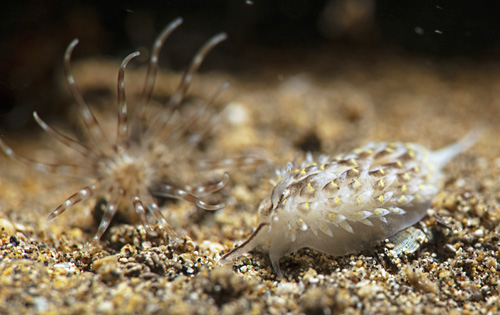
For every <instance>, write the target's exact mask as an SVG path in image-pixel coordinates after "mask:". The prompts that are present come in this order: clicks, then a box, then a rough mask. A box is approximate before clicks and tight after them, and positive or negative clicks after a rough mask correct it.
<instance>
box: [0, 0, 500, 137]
mask: <svg viewBox="0 0 500 315" xmlns="http://www.w3.org/2000/svg"><path fill="white" fill-rule="evenodd" d="M499 9H500V3H499V2H498V1H481V2H476V1H453V2H451V1H448V2H445V1H388V0H378V1H372V0H329V1H327V0H318V1H311V0H266V1H264V0H252V1H245V0H171V1H161V2H147V4H145V3H144V2H135V1H99V2H97V1H61V0H52V1H51V0H47V1H36V0H31V1H18V2H13V1H9V2H8V3H6V4H3V7H2V13H1V16H0V25H1V28H0V43H1V46H0V57H1V60H2V61H1V63H0V129H2V130H11V131H15V130H21V129H23V128H26V127H28V126H32V125H33V124H34V123H33V119H32V117H31V112H32V111H33V110H37V111H38V112H40V114H41V115H43V116H46V115H60V114H61V112H64V110H62V109H63V108H67V106H64V104H65V103H67V101H68V100H67V99H66V98H64V97H62V96H61V95H60V94H61V92H60V91H59V85H58V84H57V80H58V76H59V75H61V73H62V56H63V53H64V49H65V47H66V46H67V45H68V43H69V42H70V41H71V40H72V39H74V38H79V39H80V44H79V45H78V47H77V49H75V52H74V54H73V59H74V60H77V59H79V58H85V57H96V56H107V57H114V58H118V59H121V58H123V57H124V56H126V55H127V54H128V53H130V52H131V51H133V50H136V49H140V48H145V49H149V47H150V45H151V43H152V42H153V40H154V38H155V37H156V35H157V34H158V32H159V31H160V30H161V29H162V28H163V27H164V26H165V25H167V24H168V22H170V21H171V20H172V19H174V18H175V17H178V16H182V17H183V18H184V25H183V26H182V27H181V28H180V29H179V30H177V31H176V32H175V34H174V35H173V36H172V38H171V39H169V44H168V49H165V50H166V51H165V52H162V56H161V57H162V66H163V65H165V67H170V68H173V69H177V70H179V69H182V68H183V67H185V65H186V64H187V63H188V61H189V59H190V58H191V56H192V52H194V51H195V50H196V49H197V48H198V47H199V46H200V45H201V44H202V43H203V42H205V41H206V40H207V39H208V38H210V37H211V36H212V35H214V34H216V33H218V32H221V31H225V32H227V33H228V35H229V40H228V41H226V42H225V43H224V44H223V45H220V47H218V48H217V49H216V50H215V51H214V52H212V53H211V57H210V58H209V59H210V60H209V61H208V62H207V64H206V65H204V69H210V68H212V69H213V68H217V69H218V70H220V71H229V72H232V73H239V72H241V73H248V72H253V73H257V75H258V71H259V69H258V67H255V64H256V63H254V60H256V59H259V58H260V59H262V58H263V56H264V58H265V52H266V51H268V50H282V51H283V52H284V53H286V52H290V51H294V50H314V49H320V48H321V49H325V47H328V45H329V44H331V43H335V44H337V45H338V44H341V45H351V46H353V47H359V49H360V50H364V51H365V52H366V53H367V54H370V53H373V52H374V51H377V52H380V51H381V50H384V49H393V50H394V49H400V50H401V51H406V52H411V53H415V54H424V55H425V54H426V55H429V56H430V57H431V56H432V58H436V57H437V58H456V57H457V56H460V57H465V58H472V59H474V58H476V59H481V58H496V56H497V55H498V54H497V51H498V45H499V38H500V22H499V21H500V19H499V12H500V10H499ZM186 52H189V53H186ZM334 54H335V52H334V51H332V56H333V55H334ZM498 58H500V56H498Z"/></svg>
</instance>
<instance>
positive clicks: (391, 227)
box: [221, 132, 478, 276]
mask: <svg viewBox="0 0 500 315" xmlns="http://www.w3.org/2000/svg"><path fill="white" fill-rule="evenodd" d="M477 138H478V136H477V132H473V133H471V134H470V135H468V136H467V137H465V138H464V139H462V140H461V141H459V142H457V143H455V144H453V145H451V146H448V147H446V148H443V149H441V150H438V151H431V150H429V149H427V148H425V147H423V146H421V145H418V144H413V143H401V142H393V143H369V144H367V145H366V146H364V147H362V148H358V149H355V150H353V151H352V152H349V153H346V154H339V155H337V156H335V157H333V158H331V157H329V156H320V157H319V159H318V160H317V162H315V161H313V158H312V156H311V155H310V154H308V155H307V158H306V160H305V161H304V162H302V163H301V164H300V165H298V164H297V163H288V165H287V167H285V168H283V169H282V170H281V171H277V173H278V182H277V184H276V186H275V187H274V190H273V192H272V195H271V198H270V199H266V200H264V201H263V202H262V203H261V205H260V206H259V215H260V218H259V225H258V226H257V229H256V230H255V231H254V233H252V235H250V237H249V238H248V239H247V240H246V241H245V242H243V243H242V244H241V245H240V246H238V247H236V248H235V249H233V250H232V251H230V252H229V253H227V254H226V255H224V256H223V257H222V259H221V262H223V263H226V262H229V261H231V259H233V258H236V257H238V256H240V255H242V254H244V253H246V252H248V251H250V250H252V249H254V248H255V247H257V246H259V245H260V246H262V247H263V248H264V249H267V250H268V251H269V256H270V259H271V263H272V265H273V267H274V270H275V271H276V273H277V274H278V276H282V275H283V273H282V271H281V269H280V266H279V259H280V258H281V257H283V256H284V255H287V254H289V253H292V252H294V251H296V250H298V249H300V248H303V247H310V248H314V249H317V250H319V251H321V252H324V253H327V254H330V255H334V256H340V255H346V254H351V253H355V252H359V251H361V250H364V249H366V248H369V247H370V246H373V245H374V243H376V242H377V241H380V240H382V239H384V238H386V237H388V236H391V235H393V234H395V233H396V232H398V231H400V230H402V229H404V228H406V227H408V226H411V225H413V224H415V223H416V222H418V221H419V220H420V219H422V217H424V215H425V214H426V211H427V209H428V208H429V206H430V202H431V200H432V198H433V197H434V196H435V195H436V193H437V192H438V190H439V187H440V182H441V179H442V177H443V176H442V169H443V167H444V166H445V164H446V163H447V162H448V161H449V160H451V159H452V158H453V157H454V156H456V155H457V154H459V153H460V152H462V151H464V150H466V149H467V148H468V147H470V146H471V145H472V144H473V143H474V142H475V141H476V140H477Z"/></svg>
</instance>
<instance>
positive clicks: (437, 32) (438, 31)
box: [434, 30, 443, 34]
mask: <svg viewBox="0 0 500 315" xmlns="http://www.w3.org/2000/svg"><path fill="white" fill-rule="evenodd" d="M434 33H436V34H443V31H441V30H434Z"/></svg>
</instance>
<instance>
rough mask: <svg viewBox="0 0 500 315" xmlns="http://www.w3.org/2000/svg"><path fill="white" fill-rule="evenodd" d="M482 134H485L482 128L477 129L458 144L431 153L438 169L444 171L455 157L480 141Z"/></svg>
mask: <svg viewBox="0 0 500 315" xmlns="http://www.w3.org/2000/svg"><path fill="white" fill-rule="evenodd" d="M482 134H483V129H482V128H475V129H473V130H472V131H470V132H469V133H468V134H467V135H466V136H465V137H463V138H462V139H460V140H458V141H457V142H455V143H452V144H450V145H449V146H446V147H444V148H442V149H439V150H436V151H433V152H432V153H431V160H432V162H433V163H434V164H435V165H436V166H437V167H438V169H442V168H443V167H444V166H445V165H446V164H448V162H449V161H451V160H452V159H453V158H454V157H456V156H457V155H459V154H460V153H462V152H465V151H467V150H468V149H469V148H470V147H472V146H473V145H474V144H475V143H476V142H477V141H479V139H480V138H481V135H482Z"/></svg>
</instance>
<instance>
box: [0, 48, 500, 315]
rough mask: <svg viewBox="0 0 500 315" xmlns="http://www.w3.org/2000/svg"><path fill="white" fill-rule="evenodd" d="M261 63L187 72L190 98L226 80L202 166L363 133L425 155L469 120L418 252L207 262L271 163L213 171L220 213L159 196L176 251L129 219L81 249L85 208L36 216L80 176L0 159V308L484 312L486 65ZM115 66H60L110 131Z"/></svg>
mask: <svg viewBox="0 0 500 315" xmlns="http://www.w3.org/2000/svg"><path fill="white" fill-rule="evenodd" d="M262 58H263V61H261V63H262V64H261V65H260V66H259V67H262V71H260V72H259V75H255V74H254V75H238V74H226V73H203V74H200V75H198V76H197V78H196V82H195V85H194V86H193V89H192V91H191V92H190V93H189V95H190V96H191V97H194V98H202V99H203V98H206V97H208V96H209V95H210V91H214V90H215V89H216V88H217V86H218V85H219V84H220V83H222V82H223V81H224V80H227V81H229V82H230V83H231V86H230V87H229V88H228V89H227V90H226V91H225V92H224V93H223V95H222V96H221V98H219V100H218V101H217V102H216V104H215V108H216V109H217V110H219V111H221V118H220V122H219V124H218V126H217V128H216V130H214V134H213V136H211V137H210V138H209V139H208V140H207V141H206V143H205V144H204V150H205V152H206V153H207V156H210V157H233V156H241V155H256V154H257V155H262V156H265V157H266V158H268V159H270V160H273V161H275V162H276V163H277V165H285V163H286V162H287V161H290V160H292V159H293V158H294V156H295V154H296V153H297V152H298V153H299V156H303V154H304V152H305V151H307V150H313V151H314V153H315V154H318V153H325V154H331V155H335V154H337V153H342V152H345V151H348V150H351V149H353V148H356V147H358V146H360V145H363V144H365V143H367V142H370V141H409V142H415V143H420V144H423V145H426V146H428V147H430V148H432V149H438V148H441V147H443V146H446V145H448V144H450V143H452V142H454V141H456V140H458V139H460V138H461V137H463V136H464V135H465V134H467V133H468V132H469V131H470V130H472V129H474V128H476V127H477V126H478V125H480V126H484V127H485V128H484V133H483V136H482V138H481V140H480V141H479V142H478V143H477V144H476V145H475V146H474V147H473V148H472V149H470V150H468V151H467V152H465V153H463V154H461V155H460V156H458V157H457V158H455V159H454V160H453V161H451V162H450V163H449V164H448V165H447V166H446V168H445V170H444V174H445V181H444V184H443V187H442V189H441V190H440V192H439V193H438V195H437V196H436V197H435V198H434V200H433V203H432V209H430V210H429V214H428V215H427V216H426V217H425V218H424V219H423V220H422V221H421V222H420V223H418V224H416V225H415V228H417V229H420V230H422V231H424V232H425V235H426V239H425V240H424V242H423V244H422V245H421V246H420V248H419V249H418V250H417V251H415V252H414V253H411V254H409V255H405V254H403V255H401V256H400V257H398V258H396V257H389V256H390V255H388V253H389V250H390V249H391V248H393V247H394V244H393V243H392V242H391V241H390V240H382V241H381V242H380V244H379V245H378V246H377V247H375V248H373V249H372V250H368V251H365V252H363V253H361V254H355V255H348V256H344V257H332V256H329V255H325V254H322V253H319V252H317V251H315V250H310V249H302V250H300V251H298V252H296V253H294V254H292V255H288V256H286V257H284V258H282V259H281V267H282V269H283V272H284V273H285V277H282V278H277V277H276V275H275V273H274V271H273V270H272V267H271V265H270V261H269V259H268V258H267V254H265V253H261V252H259V251H253V252H252V253H249V254H245V255H244V256H242V257H240V258H238V259H235V260H234V263H233V265H221V264H219V258H220V256H221V254H224V253H225V252H227V251H228V250H229V249H231V248H233V247H234V246H235V245H236V244H238V243H239V242H241V241H242V240H244V239H245V238H246V237H247V236H248V235H249V234H250V233H251V232H252V229H253V228H255V227H256V224H257V207H258V205H259V203H260V201H261V200H263V199H264V198H268V197H269V196H270V194H271V192H272V185H271V184H269V179H271V178H273V177H274V176H275V175H274V168H273V167H270V166H268V165H260V166H251V167H242V168H238V169H232V170H229V172H230V177H231V179H230V183H229V184H228V187H227V188H225V190H224V191H223V192H222V197H223V198H224V199H225V200H226V202H227V206H226V208H225V209H223V210H219V211H217V212H206V211H204V210H201V209H196V208H195V207H194V206H193V205H191V204H189V203H187V202H174V201H168V202H166V203H165V204H164V206H163V208H162V209H163V212H164V214H165V216H166V217H167V219H168V221H169V222H170V223H171V225H172V226H173V227H174V229H175V230H176V231H177V233H178V234H179V235H183V236H184V243H182V244H172V243H171V242H169V239H168V237H167V236H166V234H165V232H164V231H162V230H161V229H160V228H158V227H156V229H157V231H158V235H157V236H154V237H153V236H150V235H148V234H147V233H146V231H145V230H144V229H143V228H142V227H141V226H140V225H138V224H136V223H134V222H128V223H127V222H125V223H122V222H119V220H115V221H117V222H115V221H113V223H114V224H113V225H112V226H111V227H110V228H109V230H108V232H107V233H106V234H105V235H104V237H103V239H102V241H101V243H100V246H98V247H92V246H89V245H86V244H87V243H88V241H89V240H90V239H91V237H92V235H93V233H94V232H95V229H96V222H95V220H94V219H93V213H92V212H93V208H94V203H93V201H92V202H88V203H84V204H82V205H77V206H74V207H72V208H71V209H69V210H67V211H66V212H65V213H63V214H62V215H60V216H58V217H57V218H56V219H55V220H52V221H48V220H47V219H46V218H47V215H48V214H49V213H50V211H51V210H52V209H53V208H55V206H57V205H58V204H59V203H61V202H62V201H63V200H64V199H65V198H67V197H68V196H69V195H71V194H72V193H74V192H76V191H77V189H78V188H80V187H82V186H83V185H84V183H81V182H78V181H77V180H68V179H66V178H61V177H57V176H47V175H45V174H42V173H39V172H36V171H33V170H31V169H28V168H27V167H25V166H23V165H21V164H19V163H17V162H15V161H11V160H9V159H8V158H7V157H5V156H4V155H0V179H1V180H0V226H1V227H2V231H1V232H0V236H1V238H0V313H2V314H28V313H39V314H56V313H64V314H73V313H74V314H77V313H78V314H81V313H101V314H107V313H127V314H130V313H136V314H154V313H172V314H194V313H200V314H205V313H207V314H219V313H223V314H242V313H255V314H260V313H270V314H281V313H305V314H321V313H323V314H332V313H343V314H344V313H345V314H359V313H369V314H370V313H373V314H383V313H399V314H401V313H408V314H409V313H412V314H415V313H425V314H444V313H449V314H459V313H460V314H461V313H471V314H473V313H481V314H486V313H497V312H498V311H500V298H499V288H498V286H497V285H498V281H499V272H500V267H499V259H500V243H499V242H500V237H499V235H498V233H499V229H500V228H499V222H500V140H499V139H500V59H498V60H493V58H490V59H488V60H486V61H481V62H475V61H471V60H468V59H455V60H446V61H444V60H439V59H432V58H427V57H421V56H414V55H408V54H405V53H401V52H396V51H389V50H388V51H384V50H377V51H368V50H367V51H361V50H359V49H349V48H339V47H323V48H321V49H318V51H316V52H314V53H312V52H308V53H302V54H301V53H298V54H297V56H294V55H286V56H284V55H283V54H282V53H280V52H274V53H272V52H271V53H268V54H267V55H265V56H263V57H262ZM118 66H119V61H118V60H114V61H113V60H111V61H109V60H108V61H103V60H100V59H99V60H97V59H96V60H87V61H83V62H80V63H78V64H76V65H75V67H74V68H75V69H74V72H75V77H76V79H77V81H78V82H79V85H80V87H81V89H82V90H83V91H84V95H86V96H88V95H92V91H93V90H97V89H99V90H102V89H109V91H110V92H109V93H108V94H106V93H104V94H102V95H104V96H100V97H96V98H92V97H91V100H90V101H89V102H90V103H92V104H91V105H93V106H95V107H97V108H98V109H97V110H96V112H97V113H98V114H99V115H98V116H99V117H101V120H103V121H105V122H109V123H110V124H113V123H114V121H115V115H116V112H115V109H116V98H115V82H114V80H115V78H116V71H117V69H118ZM143 75H144V72H143V70H140V69H136V70H134V69H133V67H132V69H131V70H130V71H129V72H128V73H127V80H128V81H127V82H128V83H127V84H128V88H129V90H128V91H129V93H130V94H131V95H133V94H134V93H138V92H139V91H140V88H141V86H135V85H134V84H133V82H136V80H137V82H142V80H143ZM96 78H99V79H96ZM178 79H179V75H178V74H172V73H166V72H162V73H161V75H160V83H159V84H158V88H157V90H156V91H155V97H156V98H157V99H159V100H161V99H166V98H167V97H168V95H169V93H171V91H172V88H173V87H175V86H176V82H177V80H178ZM131 82H132V83H131ZM61 90H62V91H66V88H65V86H64V84H61ZM93 103H96V104H93ZM70 113H71V111H70ZM70 116H71V114H70ZM73 116H74V114H73ZM73 118H75V117H73ZM56 125H57V124H56ZM59 125H62V126H70V124H65V123H62V124H59ZM4 139H5V141H6V142H8V143H9V144H12V146H13V147H14V148H15V149H16V150H17V151H19V152H21V153H23V154H24V155H26V156H30V157H33V158H36V159H38V160H43V161H53V160H56V159H57V158H60V157H61V156H64V155H65V154H66V153H67V152H66V151H67V150H66V149H64V148H62V147H60V146H58V145H56V144H55V141H54V140H53V139H51V138H50V137H49V136H47V135H46V134H43V132H41V131H40V132H38V131H36V132H33V135H32V136H31V137H20V136H18V135H17V136H16V135H15V134H5V136H4ZM51 148H52V149H54V150H51ZM332 241H334V240H332Z"/></svg>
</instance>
